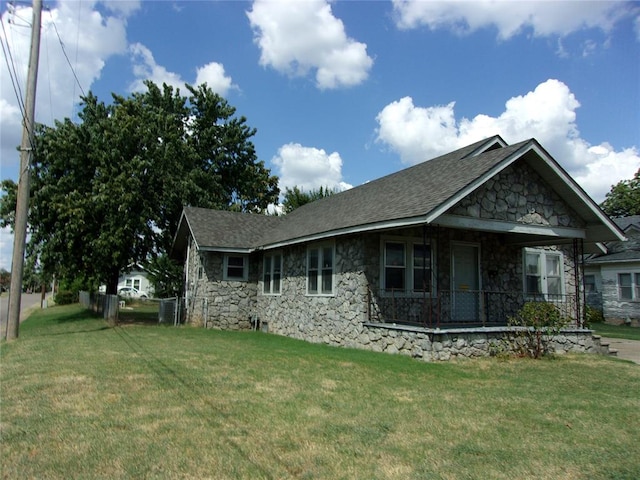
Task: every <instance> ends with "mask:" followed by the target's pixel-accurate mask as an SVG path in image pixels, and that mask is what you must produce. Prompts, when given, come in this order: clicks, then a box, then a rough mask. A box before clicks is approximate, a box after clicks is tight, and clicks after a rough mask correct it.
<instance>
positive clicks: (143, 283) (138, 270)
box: [99, 265, 154, 297]
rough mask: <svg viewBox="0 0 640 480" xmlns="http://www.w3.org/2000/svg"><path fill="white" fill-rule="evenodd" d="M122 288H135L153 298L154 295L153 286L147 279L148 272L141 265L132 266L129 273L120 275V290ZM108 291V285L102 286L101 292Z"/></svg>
mask: <svg viewBox="0 0 640 480" xmlns="http://www.w3.org/2000/svg"><path fill="white" fill-rule="evenodd" d="M122 287H133V288H135V289H136V290H140V291H143V292H145V293H146V294H147V295H148V296H149V297H153V294H154V289H153V285H152V284H151V282H150V281H149V279H148V278H147V272H145V271H144V269H143V268H142V267H140V266H139V265H132V266H131V270H130V271H129V272H127V273H123V274H122V275H120V277H119V278H118V290H120V289H121V288H122ZM106 290H107V286H106V285H101V286H100V288H99V291H100V292H105V291H106Z"/></svg>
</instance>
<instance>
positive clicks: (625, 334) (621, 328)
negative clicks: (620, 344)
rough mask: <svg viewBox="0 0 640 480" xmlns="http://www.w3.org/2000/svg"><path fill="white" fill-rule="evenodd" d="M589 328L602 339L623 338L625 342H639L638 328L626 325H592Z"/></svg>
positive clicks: (639, 332) (639, 329) (639, 330)
mask: <svg viewBox="0 0 640 480" xmlns="http://www.w3.org/2000/svg"><path fill="white" fill-rule="evenodd" d="M589 328H591V329H592V330H595V333H597V334H598V335H602V336H603V337H610V338H625V339H627V340H640V328H638V327H630V326H628V325H608V324H606V323H594V324H592V325H591V326H590V327H589Z"/></svg>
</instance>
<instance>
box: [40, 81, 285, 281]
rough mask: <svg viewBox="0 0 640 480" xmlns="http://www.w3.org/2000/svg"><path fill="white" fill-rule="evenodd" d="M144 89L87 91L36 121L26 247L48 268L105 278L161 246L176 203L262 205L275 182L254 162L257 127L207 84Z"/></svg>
mask: <svg viewBox="0 0 640 480" xmlns="http://www.w3.org/2000/svg"><path fill="white" fill-rule="evenodd" d="M146 85H147V88H148V90H147V91H146V92H144V93H134V94H133V95H132V96H131V97H128V98H125V97H121V96H117V95H114V96H113V103H112V104H110V105H105V104H104V103H103V102H100V101H98V99H97V97H95V96H94V95H93V94H91V93H89V94H88V95H87V96H86V97H83V98H82V105H81V112H80V113H79V117H80V120H81V121H80V122H79V123H73V122H72V121H71V120H69V119H65V120H64V121H62V122H60V121H59V122H56V123H55V125H54V126H53V127H46V126H42V125H39V126H38V127H37V132H36V141H35V147H36V148H35V152H34V161H33V166H32V168H33V170H32V178H33V179H32V198H31V210H30V225H31V240H30V244H29V252H30V253H32V254H37V255H38V256H39V260H40V263H41V265H42V266H43V268H44V270H45V271H46V272H50V273H53V272H56V273H57V275H58V277H59V278H78V277H82V278H83V279H84V282H85V284H89V285H93V284H95V282H96V281H99V282H101V283H106V285H107V292H108V293H116V288H117V282H118V276H119V274H120V272H121V271H123V270H125V269H126V268H127V266H128V265H131V264H132V263H145V262H146V261H147V260H148V259H150V258H153V257H156V256H158V255H161V254H162V253H165V252H168V250H169V248H170V247H171V242H172V239H173V235H174V234H175V231H176V229H177V226H178V222H179V219H180V214H181V212H182V207H183V205H194V206H200V207H206V208H218V209H233V210H238V211H247V212H254V213H260V212H262V211H265V210H266V208H267V206H268V204H269V203H275V201H276V199H277V197H278V194H279V190H278V187H277V177H275V176H271V175H270V172H269V170H268V169H267V168H265V166H264V162H262V161H258V160H257V156H256V153H255V148H254V146H253V144H252V143H251V141H250V139H251V137H252V136H253V135H255V132H256V130H255V129H252V128H249V127H248V126H247V125H246V119H245V117H239V118H238V117H236V116H235V108H233V107H232V106H230V105H229V104H228V103H227V102H226V100H224V99H223V98H222V97H220V96H219V95H217V94H215V93H213V92H212V91H211V89H209V88H208V87H207V86H206V85H201V86H199V87H197V88H195V87H192V86H189V85H187V89H188V90H189V92H190V96H189V97H188V98H187V97H183V96H181V95H180V92H179V90H176V91H174V90H173V88H172V87H170V86H167V85H164V86H163V88H162V89H160V88H159V87H158V86H156V85H155V84H153V83H151V82H148V83H147V84H146Z"/></svg>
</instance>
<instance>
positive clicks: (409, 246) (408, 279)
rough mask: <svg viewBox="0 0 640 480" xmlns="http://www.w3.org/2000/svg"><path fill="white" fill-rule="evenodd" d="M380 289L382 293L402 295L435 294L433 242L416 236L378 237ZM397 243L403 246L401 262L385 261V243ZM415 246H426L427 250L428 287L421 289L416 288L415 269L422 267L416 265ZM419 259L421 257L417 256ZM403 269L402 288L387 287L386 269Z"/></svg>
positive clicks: (421, 268)
mask: <svg viewBox="0 0 640 480" xmlns="http://www.w3.org/2000/svg"><path fill="white" fill-rule="evenodd" d="M380 244H381V246H380V291H381V293H382V295H403V296H407V297H411V296H421V295H423V294H424V293H428V294H429V295H431V296H434V295H435V294H436V291H435V282H434V275H435V267H434V264H435V253H434V252H435V242H433V241H431V240H428V241H427V242H425V241H424V239H422V238H418V237H398V236H384V237H382V238H381V239H380ZM390 244H397V245H402V246H403V257H404V258H403V260H404V262H403V264H402V265H398V266H396V265H392V264H389V263H387V262H388V260H387V258H388V257H387V245H390ZM416 247H419V248H420V249H422V248H423V247H426V248H427V249H428V252H429V256H428V259H427V266H428V268H427V270H428V272H427V277H428V279H429V285H428V289H427V290H425V291H423V290H422V288H421V287H419V288H416V285H415V278H416V270H420V271H422V270H423V269H424V267H422V266H420V265H416V255H415V251H416ZM419 258H420V259H421V258H422V257H419ZM390 268H392V269H397V270H403V285H404V288H402V289H397V290H396V289H393V288H387V280H388V277H387V269H390Z"/></svg>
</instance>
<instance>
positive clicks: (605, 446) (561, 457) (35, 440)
mask: <svg viewBox="0 0 640 480" xmlns="http://www.w3.org/2000/svg"><path fill="white" fill-rule="evenodd" d="M0 360H1V364H0V386H1V391H0V394H1V404H0V405H1V410H0V415H1V416H0V435H1V442H2V444H1V449H0V455H1V458H2V463H1V464H0V474H1V475H2V477H3V478H47V479H68V478H83V479H91V478H101V479H112V478H190V479H200V478H213V479H543V478H544V479H556V478H561V479H600V478H611V479H637V478H640V428H638V425H640V367H638V366H637V365H633V364H630V363H627V362H624V361H620V360H616V359H611V358H605V357H600V356H595V355H570V356H564V357H556V358H550V359H543V360H540V361H535V360H525V359H518V360H497V359H482V360H474V361H463V362H459V363H443V364H427V363H422V362H418V361H415V360H412V359H410V358H407V357H401V356H392V355H386V354H376V353H372V352H365V351H357V350H349V349H339V348H331V347H327V346H322V345H311V344H308V343H305V342H300V341H296V340H292V339H288V338H283V337H278V336H275V335H268V334H263V333H260V332H244V333H232V332H220V331H213V330H204V329H196V328H190V327H180V328H175V327H166V326H165V327H163V326H157V325H152V324H144V323H136V324H127V323H124V324H123V325H121V326H119V327H115V328H109V327H108V326H107V325H106V324H105V323H104V322H103V321H102V320H101V319H96V318H91V317H90V316H89V315H88V314H87V313H85V312H83V311H82V310H81V309H80V308H79V307H78V306H64V307H54V308H50V309H48V310H42V311H37V312H35V313H34V314H33V315H32V316H31V318H29V319H28V320H27V321H26V322H24V323H23V324H22V326H21V331H20V339H19V340H17V341H14V342H12V343H10V344H6V343H3V344H2V345H1V350H0Z"/></svg>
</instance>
